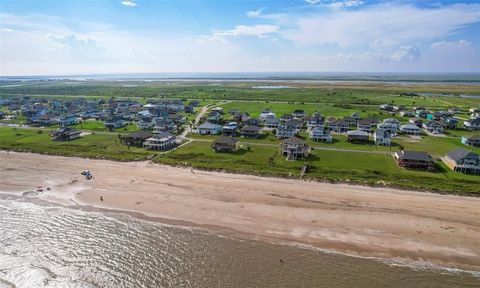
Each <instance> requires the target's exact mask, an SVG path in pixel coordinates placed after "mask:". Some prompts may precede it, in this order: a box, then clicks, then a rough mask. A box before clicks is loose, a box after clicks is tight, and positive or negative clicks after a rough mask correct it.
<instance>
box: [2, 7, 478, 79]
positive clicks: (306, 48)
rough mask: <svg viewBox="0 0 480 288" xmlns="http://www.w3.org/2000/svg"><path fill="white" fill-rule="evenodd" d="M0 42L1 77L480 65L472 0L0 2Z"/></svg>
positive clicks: (416, 69)
mask: <svg viewBox="0 0 480 288" xmlns="http://www.w3.org/2000/svg"><path fill="white" fill-rule="evenodd" d="M0 49H1V50H0V56H1V59H0V60H1V63H0V64H1V65H0V74H1V75H67V74H97V73H149V72H246V71H252V72H259V71H261V72H265V71H267V72H268V71H315V72H316V71H320V72H323V71H325V72H335V71H342V72H480V69H479V67H480V0H479V1H467V0H464V1H461V0H460V1H453V0H449V1H439V0H435V1H429V0H424V1H414V0H392V1H368V0H286V1H280V0H270V1H253V0H251V1H248V0H246V1H240V0H237V1H213V0H211V1H201V0H188V1H182V0H176V1H151V0H104V1H100V0H99V1H93V0H91V1H88V0H83V1H74V0H70V1H66V0H63V1H62V0H55V1H50V0H42V1H33V0H32V1H22V0H15V1H14V0H10V1H9V0H0Z"/></svg>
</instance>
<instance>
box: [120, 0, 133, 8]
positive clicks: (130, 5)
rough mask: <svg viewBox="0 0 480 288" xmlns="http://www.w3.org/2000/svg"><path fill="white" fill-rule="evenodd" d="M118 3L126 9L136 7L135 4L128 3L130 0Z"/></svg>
mask: <svg viewBox="0 0 480 288" xmlns="http://www.w3.org/2000/svg"><path fill="white" fill-rule="evenodd" d="M120 3H122V5H123V6H127V7H135V6H137V3H135V2H134V1H130V0H125V1H122V2H120Z"/></svg>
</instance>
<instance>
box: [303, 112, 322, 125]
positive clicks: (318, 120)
mask: <svg viewBox="0 0 480 288" xmlns="http://www.w3.org/2000/svg"><path fill="white" fill-rule="evenodd" d="M305 120H306V122H307V128H313V127H319V126H323V122H324V118H323V117H322V115H321V114H320V113H319V112H315V113H313V115H311V116H308V117H306V119H305Z"/></svg>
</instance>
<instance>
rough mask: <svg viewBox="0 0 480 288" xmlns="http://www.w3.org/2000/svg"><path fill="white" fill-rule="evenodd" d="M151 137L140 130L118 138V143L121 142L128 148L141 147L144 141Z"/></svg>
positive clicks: (149, 133) (150, 134)
mask: <svg viewBox="0 0 480 288" xmlns="http://www.w3.org/2000/svg"><path fill="white" fill-rule="evenodd" d="M152 136H153V134H152V133H151V132H149V131H142V130H140V131H135V132H132V133H130V134H127V135H124V136H120V141H121V142H122V144H125V145H128V146H136V147H142V146H143V142H145V140H147V139H148V138H150V137H152Z"/></svg>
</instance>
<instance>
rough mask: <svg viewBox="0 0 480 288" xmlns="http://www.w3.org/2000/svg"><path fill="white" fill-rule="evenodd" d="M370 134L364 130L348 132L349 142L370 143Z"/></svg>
mask: <svg viewBox="0 0 480 288" xmlns="http://www.w3.org/2000/svg"><path fill="white" fill-rule="evenodd" d="M368 138H369V134H368V133H367V132H365V131H362V130H353V131H348V132H347V141H348V142H352V143H368Z"/></svg>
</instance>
